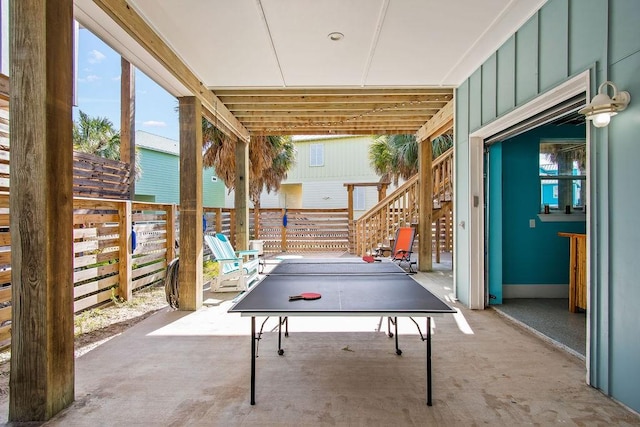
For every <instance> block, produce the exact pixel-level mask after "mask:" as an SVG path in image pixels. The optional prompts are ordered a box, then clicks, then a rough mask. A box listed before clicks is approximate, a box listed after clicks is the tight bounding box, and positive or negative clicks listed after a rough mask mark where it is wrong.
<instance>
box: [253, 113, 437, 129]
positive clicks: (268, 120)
mask: <svg viewBox="0 0 640 427" xmlns="http://www.w3.org/2000/svg"><path fill="white" fill-rule="evenodd" d="M430 118H431V117H430V116H399V117H360V118H358V119H352V118H349V117H343V116H325V117H318V118H315V119H309V118H298V117H249V118H247V119H244V120H242V124H243V125H244V126H245V127H247V128H248V127H250V126H256V125H259V124H274V123H282V124H285V123H290V124H309V125H311V124H315V123H330V122H332V123H336V122H337V123H344V122H348V123H360V124H364V123H403V124H404V123H406V122H416V123H420V126H422V125H423V124H424V123H425V122H427V121H428V120H429V119H430ZM418 127H419V126H418Z"/></svg>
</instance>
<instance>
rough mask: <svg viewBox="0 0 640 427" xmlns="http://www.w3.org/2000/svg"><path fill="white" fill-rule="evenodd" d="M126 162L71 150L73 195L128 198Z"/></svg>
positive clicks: (128, 170)
mask: <svg viewBox="0 0 640 427" xmlns="http://www.w3.org/2000/svg"><path fill="white" fill-rule="evenodd" d="M130 173H131V169H130V167H129V164H128V163H123V162H120V161H117V160H110V159H105V158H103V157H98V156H94V155H92V154H87V153H80V152H78V151H74V152H73V195H74V197H96V198H103V199H118V200H129V199H130V194H129V193H130V190H129V175H130Z"/></svg>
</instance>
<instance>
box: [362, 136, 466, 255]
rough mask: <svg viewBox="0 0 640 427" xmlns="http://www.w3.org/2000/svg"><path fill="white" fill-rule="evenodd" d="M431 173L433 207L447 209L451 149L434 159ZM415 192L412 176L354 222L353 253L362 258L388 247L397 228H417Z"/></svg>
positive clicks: (451, 180) (449, 198)
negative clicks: (381, 247) (380, 247)
mask: <svg viewBox="0 0 640 427" xmlns="http://www.w3.org/2000/svg"><path fill="white" fill-rule="evenodd" d="M432 169H433V171H432V173H433V207H434V209H440V208H441V207H447V208H449V209H450V206H451V203H450V202H451V201H452V199H453V176H452V174H453V148H450V149H449V150H447V151H446V152H444V153H443V154H442V155H440V156H439V157H438V158H437V159H435V160H434V161H433V163H432ZM419 191H420V190H419V185H418V175H417V174H416V175H414V176H412V177H411V178H409V179H408V180H407V181H406V182H405V183H404V184H402V185H401V186H400V187H398V188H397V189H396V190H395V191H394V192H393V193H391V194H389V195H388V196H387V197H385V198H384V199H382V200H381V201H380V202H378V203H377V204H376V205H375V206H374V207H372V208H371V209H370V210H369V211H368V212H367V213H365V214H364V215H362V216H361V217H360V218H358V219H357V220H356V221H355V224H354V237H355V243H354V252H355V253H356V254H357V255H365V254H367V253H372V252H373V251H375V249H376V248H377V247H379V246H389V245H390V243H391V240H392V239H393V238H394V236H395V232H396V230H397V229H398V227H403V226H417V224H418V221H419V219H420V213H419V211H418V194H419ZM438 218H439V216H438ZM435 219H436V218H435V217H434V221H435Z"/></svg>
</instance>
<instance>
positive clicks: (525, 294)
mask: <svg viewBox="0 0 640 427" xmlns="http://www.w3.org/2000/svg"><path fill="white" fill-rule="evenodd" d="M502 298H569V285H563V284H558V285H502Z"/></svg>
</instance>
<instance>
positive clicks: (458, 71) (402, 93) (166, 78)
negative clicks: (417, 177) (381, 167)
mask: <svg viewBox="0 0 640 427" xmlns="http://www.w3.org/2000/svg"><path fill="white" fill-rule="evenodd" d="M545 2H546V0H162V1H159V0H74V6H75V7H74V13H75V17H76V19H77V20H78V21H79V22H80V23H81V24H82V25H83V26H84V27H86V28H88V29H89V30H90V31H92V32H93V33H94V34H96V35H97V36H98V37H100V38H102V40H103V41H105V42H106V43H107V44H109V45H110V46H111V47H112V48H114V49H115V50H116V51H117V52H119V53H120V54H121V55H122V56H123V57H124V58H126V59H127V60H128V61H129V62H131V63H132V64H133V65H135V66H136V67H137V68H139V69H140V70H142V71H143V72H144V73H145V74H147V75H148V76H149V77H150V78H152V79H153V80H155V81H156V82H157V83H158V84H159V85H160V86H162V87H163V88H165V89H166V90H167V91H168V92H169V93H171V94H172V95H174V96H177V97H179V96H190V95H193V94H194V92H193V84H192V83H189V84H191V88H188V87H186V86H185V84H187V83H185V80H181V79H180V78H178V77H177V75H176V70H175V69H174V70H167V69H166V68H165V66H164V64H163V63H162V62H161V61H162V60H163V59H159V58H158V57H155V56H154V55H153V54H152V53H150V52H148V51H147V50H145V48H143V47H142V46H140V45H139V44H138V43H137V42H136V40H134V37H138V38H140V37H142V38H144V39H145V40H146V43H147V44H150V46H151V49H157V48H160V50H162V51H163V52H166V51H165V50H164V48H163V47H158V46H155V45H154V44H155V43H158V41H157V40H155V39H154V37H149V33H148V30H147V28H146V26H145V25H144V24H142V23H140V21H137V20H136V19H142V20H143V21H142V22H146V24H147V25H148V27H150V28H151V30H152V31H154V32H155V33H156V34H157V35H158V37H159V38H160V40H162V41H163V42H164V43H165V44H166V45H167V46H169V48H170V49H172V51H173V52H174V53H175V55H177V56H178V57H179V58H180V59H181V60H182V62H183V63H184V64H185V65H186V67H187V68H188V69H189V70H190V72H191V73H192V74H193V76H192V77H193V78H195V79H197V80H196V81H197V82H198V85H199V84H202V85H203V86H204V87H206V88H209V89H211V90H212V92H213V95H215V96H216V99H217V100H218V101H219V102H222V103H223V104H224V106H225V107H226V109H227V110H228V112H230V114H231V115H232V116H233V117H234V118H235V120H238V121H239V123H240V124H241V125H242V126H243V127H244V128H245V129H246V130H247V131H248V132H250V133H253V134H279V135H284V134H305V133H306V134H314V135H315V134H325V133H348V134H383V133H387V134H392V133H414V132H416V131H417V130H418V129H419V128H420V127H421V126H422V125H423V124H425V123H426V122H427V121H429V120H430V119H431V118H432V117H433V116H434V114H436V112H438V111H439V109H441V108H443V107H444V106H445V105H446V104H447V102H449V101H450V100H451V99H452V97H453V90H452V88H455V87H457V86H459V85H460V84H461V83H462V82H463V81H464V80H465V79H466V78H467V77H469V76H470V75H471V73H473V72H474V71H475V70H476V69H477V68H478V67H479V66H480V65H481V64H482V63H483V62H484V61H485V60H486V59H487V58H488V57H489V56H490V55H492V54H493V53H494V52H495V51H496V50H497V49H498V47H499V46H500V45H501V44H502V43H504V41H506V40H507V39H508V38H509V37H511V36H512V35H513V34H514V33H515V31H516V30H517V29H518V28H520V27H521V26H522V24H524V23H525V22H526V21H527V20H528V19H529V18H530V17H531V16H532V15H533V14H534V13H536V11H537V10H538V9H539V8H540V7H541V6H542V5H543V4H544V3H545ZM98 4H100V5H101V6H98ZM123 6H124V7H123ZM105 11H109V12H105ZM108 13H109V14H108ZM110 14H111V15H114V14H115V15H123V16H124V17H123V19H124V20H125V21H126V22H128V23H129V24H128V25H129V26H128V29H127V30H125V29H123V28H121V27H120V26H119V24H117V23H116V22H115V21H114V20H113V19H112V18H111V15H110ZM133 15H136V16H139V18H136V17H134V16H133ZM134 23H135V24H134ZM142 27H145V28H142ZM331 32H341V33H343V34H344V38H343V39H342V40H340V41H337V42H336V41H331V40H330V39H329V37H328V35H329V33H331ZM147 39H149V40H147ZM174 65H175V63H174ZM180 75H181V76H182V75H183V74H182V72H181V73H180ZM236 127H237V126H236Z"/></svg>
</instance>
